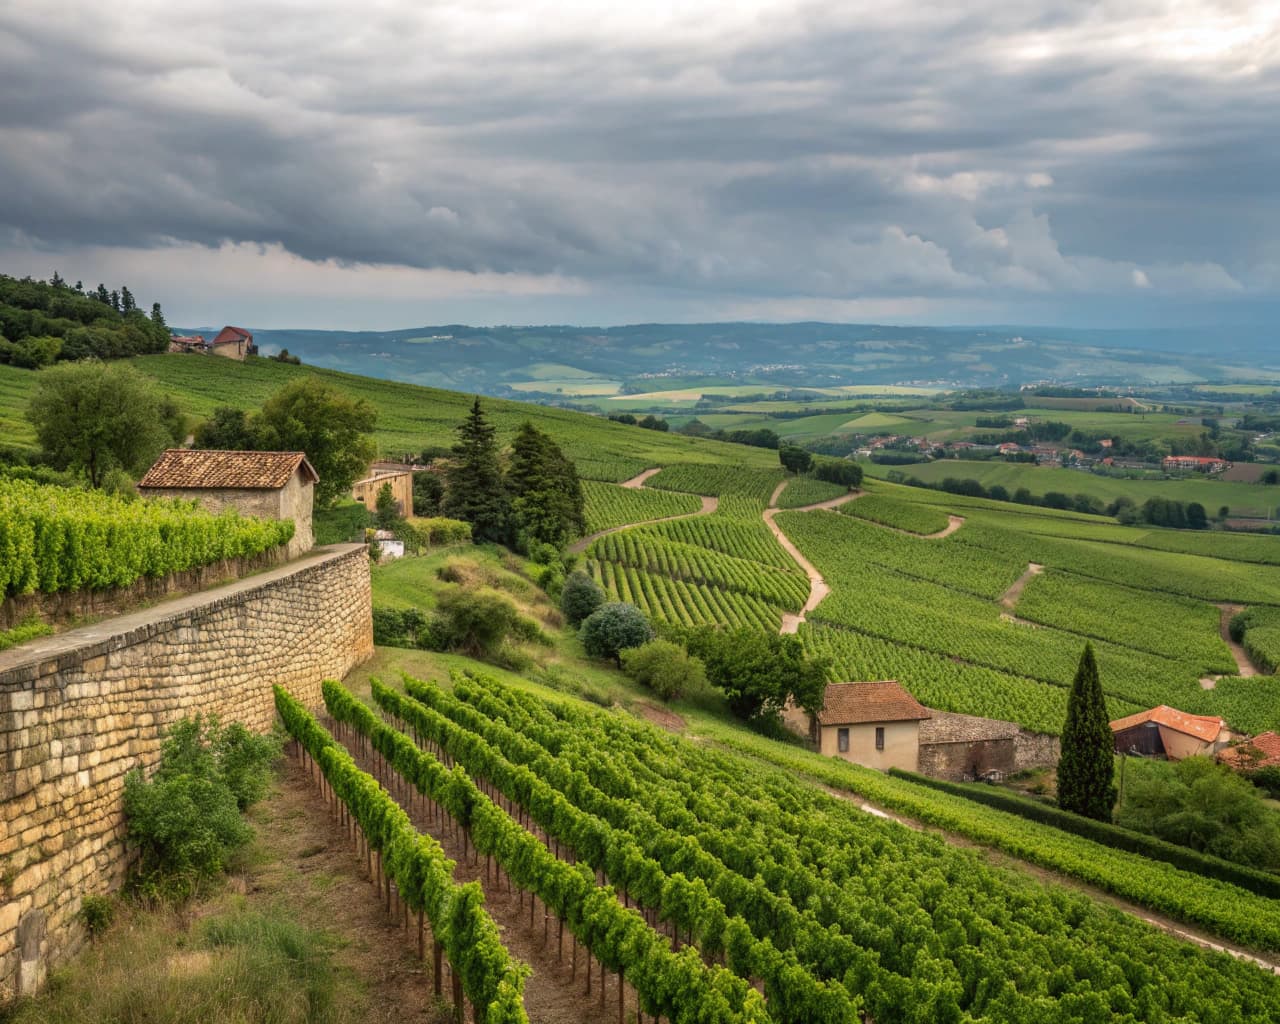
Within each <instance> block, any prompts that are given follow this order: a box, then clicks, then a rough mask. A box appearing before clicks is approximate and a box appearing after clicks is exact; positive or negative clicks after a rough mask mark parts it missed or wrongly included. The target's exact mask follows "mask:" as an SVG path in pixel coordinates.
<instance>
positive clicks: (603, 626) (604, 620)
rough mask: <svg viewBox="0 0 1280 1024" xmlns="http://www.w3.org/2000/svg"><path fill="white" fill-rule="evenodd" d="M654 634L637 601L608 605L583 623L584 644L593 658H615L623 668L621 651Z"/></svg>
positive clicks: (593, 613) (638, 644) (646, 639)
mask: <svg viewBox="0 0 1280 1024" xmlns="http://www.w3.org/2000/svg"><path fill="white" fill-rule="evenodd" d="M652 637H653V630H652V629H651V628H650V626H649V620H648V619H646V618H645V617H644V612H642V611H641V610H640V609H639V608H637V607H636V606H635V605H633V604H622V603H614V604H605V605H601V606H600V607H599V608H597V609H596V610H595V611H594V612H592V613H591V614H590V615H588V616H587V618H586V619H585V621H583V623H582V646H583V648H584V649H585V650H586V652H587V654H588V655H590V656H591V657H593V658H612V659H613V660H614V661H615V662H616V663H617V665H618V667H619V668H621V667H622V658H621V654H622V652H623V651H624V650H626V649H627V648H628V647H639V646H640V645H641V644H643V643H647V642H648V641H649V640H650V639H652Z"/></svg>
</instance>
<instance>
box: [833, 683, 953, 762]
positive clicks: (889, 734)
mask: <svg viewBox="0 0 1280 1024" xmlns="http://www.w3.org/2000/svg"><path fill="white" fill-rule="evenodd" d="M929 715H930V712H929V709H928V708H926V707H924V705H922V704H921V703H920V702H919V701H917V700H916V699H915V698H914V697H913V696H911V694H909V693H907V691H906V690H904V689H903V688H902V687H901V686H900V685H898V683H896V682H892V681H885V682H875V683H831V684H830V685H829V686H828V687H827V689H826V693H825V694H824V696H823V702H822V710H821V711H819V712H818V714H817V715H815V716H813V719H812V721H811V722H810V735H811V737H812V738H813V741H814V742H815V743H816V744H817V747H818V752H819V753H822V754H827V755H829V756H831V757H841V758H844V759H845V760H846V761H853V762H854V763H855V764H860V765H865V766H866V767H868V768H879V769H881V770H885V769H888V768H905V769H907V770H909V771H915V770H916V768H917V767H919V764H920V723H921V722H922V721H924V720H926V719H927V718H929Z"/></svg>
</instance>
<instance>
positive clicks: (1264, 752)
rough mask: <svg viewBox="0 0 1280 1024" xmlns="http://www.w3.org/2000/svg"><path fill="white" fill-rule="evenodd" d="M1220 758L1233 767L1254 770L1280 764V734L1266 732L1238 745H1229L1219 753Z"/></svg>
mask: <svg viewBox="0 0 1280 1024" xmlns="http://www.w3.org/2000/svg"><path fill="white" fill-rule="evenodd" d="M1218 760H1219V761H1224V762H1226V763H1227V764H1229V765H1231V767H1232V768H1241V769H1246V770H1253V769H1255V768H1271V767H1274V766H1277V765H1280V736H1278V735H1276V734H1275V733H1273V732H1264V733H1261V734H1259V735H1257V736H1255V737H1254V738H1253V739H1251V740H1248V741H1246V742H1244V743H1241V744H1240V745H1239V746H1238V747H1228V748H1227V749H1226V750H1224V751H1222V752H1221V753H1220V754H1218Z"/></svg>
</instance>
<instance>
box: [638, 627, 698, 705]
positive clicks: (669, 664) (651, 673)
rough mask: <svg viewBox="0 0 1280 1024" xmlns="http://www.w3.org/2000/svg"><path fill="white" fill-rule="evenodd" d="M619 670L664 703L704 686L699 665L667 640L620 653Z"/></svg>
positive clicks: (687, 653)
mask: <svg viewBox="0 0 1280 1024" xmlns="http://www.w3.org/2000/svg"><path fill="white" fill-rule="evenodd" d="M621 659H622V670H623V671H624V672H625V673H626V674H627V675H629V676H630V677H631V678H632V679H634V680H635V681H636V682H637V683H639V684H640V685H641V686H645V687H648V688H649V689H650V690H652V691H653V692H654V693H656V694H657V695H658V696H659V697H661V698H662V699H663V700H664V701H670V700H675V699H676V698H677V697H681V696H683V695H684V694H686V693H689V692H690V691H691V690H696V689H701V688H702V687H705V686H706V685H707V674H706V670H705V669H704V667H703V664H702V662H701V661H700V660H699V659H698V658H694V657H692V656H691V655H690V654H689V652H688V651H686V650H685V649H684V648H683V647H681V646H680V645H679V644H676V643H672V642H671V641H670V640H650V641H649V642H648V643H647V644H643V645H641V646H640V647H630V648H627V649H626V650H624V651H623V652H622V653H621Z"/></svg>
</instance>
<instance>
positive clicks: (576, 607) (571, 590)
mask: <svg viewBox="0 0 1280 1024" xmlns="http://www.w3.org/2000/svg"><path fill="white" fill-rule="evenodd" d="M602 604H604V591H603V590H602V589H601V588H600V584H598V583H597V582H596V581H595V580H593V579H592V578H591V577H590V576H588V575H587V574H586V573H584V572H575V573H570V574H569V577H568V579H566V580H565V581H564V589H563V590H562V591H561V593H560V610H561V611H562V612H564V617H565V618H566V619H568V620H569V625H571V626H576V625H578V624H579V623H580V622H582V621H583V620H584V619H586V618H587V616H589V615H590V614H591V613H592V612H594V611H595V610H596V609H597V608H599V607H600V606H601V605H602Z"/></svg>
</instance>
